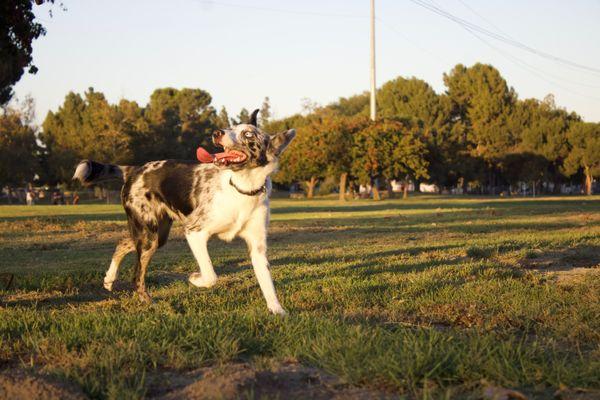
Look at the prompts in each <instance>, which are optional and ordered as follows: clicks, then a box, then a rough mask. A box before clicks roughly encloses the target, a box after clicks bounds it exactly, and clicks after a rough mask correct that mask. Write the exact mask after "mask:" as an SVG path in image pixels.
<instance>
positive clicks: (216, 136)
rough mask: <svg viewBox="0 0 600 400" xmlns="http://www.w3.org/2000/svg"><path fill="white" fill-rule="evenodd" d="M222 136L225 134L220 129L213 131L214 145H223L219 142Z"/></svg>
mask: <svg viewBox="0 0 600 400" xmlns="http://www.w3.org/2000/svg"><path fill="white" fill-rule="evenodd" d="M223 136H225V132H223V131H222V130H221V129H217V130H216V131H214V132H213V134H212V141H213V143H214V145H215V146H221V147H223V143H221V140H222V139H223Z"/></svg>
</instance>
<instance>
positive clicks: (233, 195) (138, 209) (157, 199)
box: [73, 110, 296, 315]
mask: <svg viewBox="0 0 600 400" xmlns="http://www.w3.org/2000/svg"><path fill="white" fill-rule="evenodd" d="M257 113H258V110H255V111H254V112H253V113H252V115H251V118H250V122H249V123H248V124H239V125H235V126H232V127H230V128H227V129H220V130H217V131H215V132H214V133H213V134H212V140H213V143H214V144H215V145H216V146H218V147H222V148H223V149H224V152H222V153H219V154H215V155H211V154H209V153H207V152H206V151H204V150H201V149H199V150H198V158H199V160H200V161H201V162H200V163H199V162H197V161H180V160H163V161H153V162H148V163H146V164H144V165H141V166H120V165H112V164H102V163H98V162H95V161H92V160H83V161H81V162H80V163H79V164H78V165H77V167H76V169H75V174H74V176H73V179H77V180H79V181H80V182H81V183H83V184H84V185H91V184H95V183H98V182H102V181H107V180H113V179H118V180H121V181H122V182H123V187H122V189H121V203H122V205H123V208H124V209H125V213H126V214H127V224H128V228H129V237H127V238H125V239H123V240H121V241H120V242H119V243H118V244H117V247H116V249H115V252H114V254H113V257H112V260H111V263H110V267H109V268H108V270H107V271H106V276H105V277H104V288H106V289H107V290H109V291H110V290H112V286H113V283H114V281H115V280H116V278H117V272H118V270H119V265H120V263H121V260H122V259H123V257H124V256H125V255H126V254H128V253H130V252H135V253H136V260H135V270H134V285H135V292H136V293H137V296H138V297H139V298H140V300H142V301H143V302H146V303H149V302H151V297H150V295H149V294H148V291H147V290H146V285H145V275H146V270H147V268H148V264H149V263H150V260H151V259H152V256H153V254H154V252H155V251H156V250H157V249H158V248H159V247H161V246H163V245H164V244H165V242H166V241H167V239H168V236H169V231H170V229H171V225H172V223H173V221H174V220H176V221H179V222H181V224H182V225H183V226H184V229H185V237H186V239H187V242H188V244H189V246H190V248H191V250H192V253H193V254H194V257H195V258H196V261H197V262H198V265H199V267H200V272H194V273H192V274H191V275H190V276H189V281H190V282H191V283H192V284H193V285H194V286H197V287H202V288H209V287H211V286H213V285H215V283H216V282H217V274H216V273H215V270H214V268H213V265H212V262H211V260H210V256H209V254H208V249H207V242H208V240H209V238H210V237H211V236H213V235H217V236H218V237H219V238H220V239H222V240H224V241H226V242H229V241H231V240H233V239H234V238H235V237H240V238H242V239H243V240H244V241H245V242H246V244H247V246H248V250H249V253H250V258H251V262H252V267H253V269H254V272H255V275H256V278H257V280H258V283H259V286H260V288H261V290H262V293H263V295H264V298H265V300H266V302H267V307H268V309H269V311H270V312H272V313H273V314H279V315H285V313H286V312H285V310H284V309H283V307H282V306H281V304H280V303H279V300H278V298H277V294H276V292H275V287H274V285H273V280H272V278H271V273H270V271H269V262H268V260H267V226H268V223H269V195H270V192H271V179H270V178H269V176H270V175H271V174H272V173H273V172H275V171H276V170H277V166H278V162H279V157H280V155H281V153H282V152H283V151H284V150H285V149H286V148H287V147H288V146H289V144H290V143H291V141H292V140H293V139H294V137H295V136H296V131H295V130H294V129H289V130H286V131H283V132H280V133H278V134H275V135H269V134H266V133H265V132H263V131H262V130H261V129H259V128H258V127H257V123H256V116H257Z"/></svg>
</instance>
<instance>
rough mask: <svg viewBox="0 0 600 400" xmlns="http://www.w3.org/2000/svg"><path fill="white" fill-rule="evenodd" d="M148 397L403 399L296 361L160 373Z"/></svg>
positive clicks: (170, 399)
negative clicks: (267, 365)
mask: <svg viewBox="0 0 600 400" xmlns="http://www.w3.org/2000/svg"><path fill="white" fill-rule="evenodd" d="M147 397H148V398H150V399H160V400H176V399H177V400H180V399H181V400H208V399H225V400H226V399H240V398H242V399H245V398H249V399H253V398H256V399H263V398H268V399H311V400H321V399H323V400H325V399H349V400H359V399H397V398H400V397H399V396H397V395H392V394H388V393H384V392H379V391H374V390H369V389H361V388H356V387H353V386H350V385H347V384H344V383H343V382H342V381H340V379H339V378H336V377H334V376H331V375H329V374H326V373H324V372H323V371H321V370H319V369H316V368H310V367H306V366H303V365H301V364H299V363H296V362H286V363H280V364H276V365H274V366H271V367H270V368H263V369H261V368H256V367H254V366H252V365H250V364H247V363H237V364H228V365H225V366H222V367H213V368H203V369H201V370H197V371H194V372H191V373H188V374H186V375H182V374H170V373H169V374H160V375H157V376H156V377H155V378H153V379H151V381H150V385H149V391H148V396H147Z"/></svg>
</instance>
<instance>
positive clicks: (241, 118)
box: [231, 107, 250, 125]
mask: <svg viewBox="0 0 600 400" xmlns="http://www.w3.org/2000/svg"><path fill="white" fill-rule="evenodd" d="M248 122H250V111H248V109H246V108H245V107H244V108H242V109H241V110H240V113H239V114H238V116H237V117H236V119H234V118H232V119H231V125H239V124H247V123H248Z"/></svg>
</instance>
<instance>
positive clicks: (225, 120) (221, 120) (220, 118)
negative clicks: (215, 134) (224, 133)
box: [216, 106, 231, 128]
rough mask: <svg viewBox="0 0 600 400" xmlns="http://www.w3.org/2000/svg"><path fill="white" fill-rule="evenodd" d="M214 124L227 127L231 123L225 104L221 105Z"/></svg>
mask: <svg viewBox="0 0 600 400" xmlns="http://www.w3.org/2000/svg"><path fill="white" fill-rule="evenodd" d="M216 124H217V127H219V128H227V127H229V126H230V125H231V121H230V120H229V114H228V113H227V109H226V108H225V106H222V107H221V110H220V111H219V115H217V122H216Z"/></svg>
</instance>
